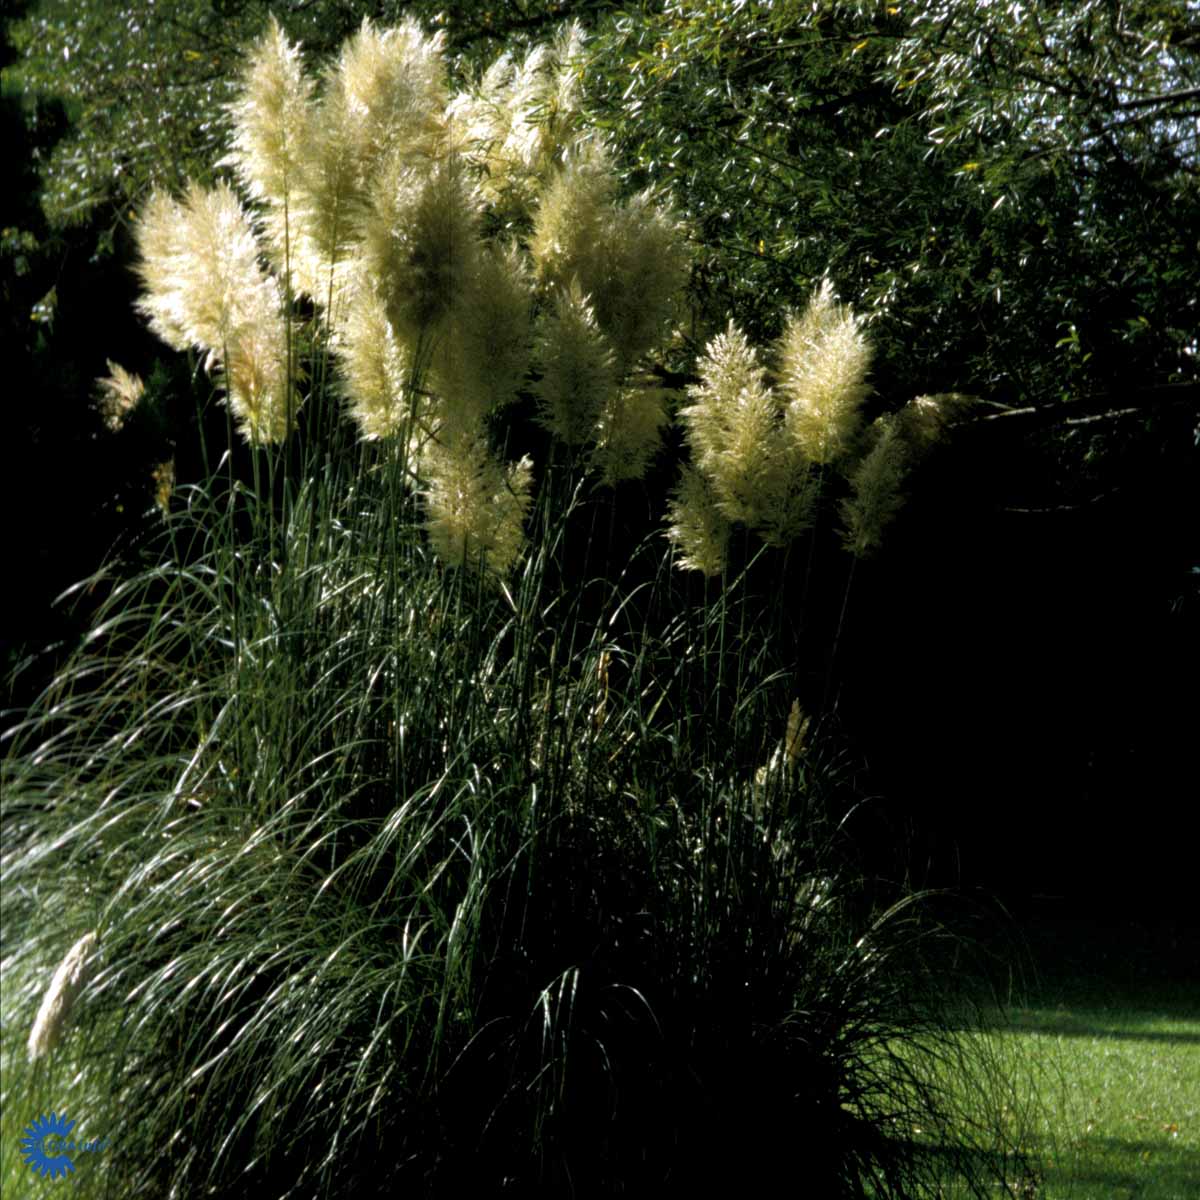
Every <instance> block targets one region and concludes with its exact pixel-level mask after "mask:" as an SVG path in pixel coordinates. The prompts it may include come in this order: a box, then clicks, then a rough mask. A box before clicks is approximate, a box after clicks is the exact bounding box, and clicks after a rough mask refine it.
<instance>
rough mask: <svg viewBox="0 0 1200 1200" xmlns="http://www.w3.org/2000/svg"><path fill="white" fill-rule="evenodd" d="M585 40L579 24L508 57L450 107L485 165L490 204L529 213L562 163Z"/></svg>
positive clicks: (482, 181) (574, 113)
mask: <svg viewBox="0 0 1200 1200" xmlns="http://www.w3.org/2000/svg"><path fill="white" fill-rule="evenodd" d="M583 41H584V35H583V30H582V28H581V27H580V26H579V25H578V24H577V23H572V24H571V25H569V26H568V27H567V28H566V29H565V30H563V31H562V32H561V33H560V34H559V36H558V37H557V38H556V39H555V41H554V42H553V43H552V44H551V45H549V46H546V45H542V46H535V47H534V48H533V49H532V50H530V51H529V53H528V54H527V55H526V56H525V59H524V61H523V62H521V63H520V64H518V63H516V61H515V60H514V59H513V58H512V56H511V55H509V54H502V55H501V56H500V57H499V58H498V59H497V60H496V61H495V62H494V63H493V64H492V65H491V66H490V67H489V68H488V70H487V71H486V72H485V73H484V75H483V77H482V79H481V80H480V81H479V84H478V85H477V86H476V87H475V88H473V89H471V90H470V91H468V92H464V93H461V94H460V95H458V96H456V97H455V98H454V99H453V100H452V101H451V102H450V105H449V107H448V110H447V116H448V118H449V120H450V121H451V122H452V123H453V125H454V126H455V128H456V129H457V130H458V136H459V138H460V140H461V141H462V143H463V144H464V145H466V146H468V147H470V148H471V149H472V152H473V154H474V156H475V158H476V160H477V161H478V163H479V166H480V168H481V169H480V176H481V178H480V187H481V189H482V190H483V192H484V195H485V196H486V198H487V200H488V202H489V203H491V204H495V205H499V206H502V207H503V206H512V207H515V208H517V209H519V210H528V209H529V208H530V207H531V206H532V204H533V202H534V199H535V197H536V194H537V191H538V190H539V186H540V184H541V183H542V182H544V180H545V179H546V178H547V177H548V176H549V174H550V172H551V171H552V170H553V168H554V167H555V166H559V165H561V164H562V161H563V158H564V155H565V153H566V151H567V148H568V147H569V146H570V144H571V142H572V140H573V137H574V135H575V129H576V126H577V124H578V120H577V118H578V114H579V110H580V97H581V90H582V89H581V85H580V82H581V76H582V71H581V63H582V51H583Z"/></svg>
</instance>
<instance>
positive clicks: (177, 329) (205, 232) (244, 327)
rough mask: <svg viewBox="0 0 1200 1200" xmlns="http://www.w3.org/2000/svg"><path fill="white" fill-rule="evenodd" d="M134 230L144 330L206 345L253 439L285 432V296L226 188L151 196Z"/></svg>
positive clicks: (174, 341)
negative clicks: (178, 196)
mask: <svg viewBox="0 0 1200 1200" xmlns="http://www.w3.org/2000/svg"><path fill="white" fill-rule="evenodd" d="M137 235H138V246H139V250H140V252H141V264H140V267H139V273H140V276H141V279H142V283H143V286H144V288H145V291H144V294H143V296H142V298H141V299H140V300H139V302H138V308H139V310H140V311H141V312H142V313H143V314H144V315H145V316H147V317H148V318H149V320H150V327H151V328H152V329H153V330H154V331H155V333H157V334H158V335H159V336H160V337H161V338H162V339H163V340H164V341H165V342H167V344H168V345H170V346H172V347H174V348H176V349H186V348H188V347H191V346H196V347H198V348H199V349H201V350H203V351H206V352H207V360H206V363H207V366H208V367H209V369H210V370H211V369H220V370H222V371H223V374H224V378H225V389H226V395H227V400H228V403H229V406H230V408H231V409H232V410H233V413H234V416H235V418H236V419H237V422H238V425H239V427H240V429H241V431H242V433H243V434H244V435H245V436H246V437H247V438H248V439H249V440H250V441H251V442H256V443H257V442H270V441H277V440H279V439H280V438H282V437H284V436H285V435H286V433H287V430H288V420H289V416H290V410H291V407H292V387H291V380H290V378H289V376H288V363H287V357H288V348H287V343H288V336H289V334H288V328H287V322H286V320H285V318H284V316H283V313H282V311H281V307H282V297H281V295H280V293H279V285H278V283H277V281H276V280H275V279H274V278H273V277H272V276H270V275H268V274H267V272H266V271H265V270H264V269H263V268H262V266H261V265H260V263H259V260H258V243H257V241H256V239H255V236H254V230H253V228H252V227H251V224H250V219H249V217H248V216H247V215H246V212H245V210H244V209H243V208H242V206H241V203H240V202H239V201H238V198H237V196H236V195H235V194H234V192H233V189H232V188H230V187H229V186H228V185H227V184H218V185H217V186H216V187H215V188H202V187H199V186H198V185H196V184H192V185H191V186H190V188H189V189H188V192H187V195H186V196H185V198H184V200H183V203H182V204H180V203H177V202H176V201H174V200H171V199H170V198H169V197H164V196H163V195H162V194H161V193H155V194H154V195H153V196H152V197H151V199H150V202H149V204H148V205H147V208H146V211H145V212H144V213H143V215H142V217H141V219H140V220H139V222H138V227H137Z"/></svg>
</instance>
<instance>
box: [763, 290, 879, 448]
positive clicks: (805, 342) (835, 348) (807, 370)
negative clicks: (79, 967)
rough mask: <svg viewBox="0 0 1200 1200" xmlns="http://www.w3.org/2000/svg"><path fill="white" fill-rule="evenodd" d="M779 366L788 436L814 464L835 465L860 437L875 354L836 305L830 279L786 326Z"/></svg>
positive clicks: (845, 311)
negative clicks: (872, 356)
mask: <svg viewBox="0 0 1200 1200" xmlns="http://www.w3.org/2000/svg"><path fill="white" fill-rule="evenodd" d="M780 365H781V372H780V387H781V388H782V390H783V392H784V394H785V396H786V397H787V411H786V427H787V430H788V433H789V435H790V436H791V438H792V439H793V440H794V442H795V444H796V445H797V447H798V448H799V449H800V450H801V452H802V453H803V454H804V455H805V456H806V457H807V458H808V459H810V460H811V461H812V462H815V463H828V462H832V461H834V460H835V459H836V458H838V457H840V456H841V455H842V454H844V453H845V452H846V451H847V449H849V447H850V445H851V444H852V442H853V440H854V437H855V435H856V434H857V433H858V429H859V425H860V423H861V416H860V413H859V409H860V407H861V405H862V402H863V400H865V399H866V397H867V395H868V394H869V392H870V387H869V385H868V384H867V382H866V377H867V372H868V370H869V369H870V365H871V349H870V346H869V345H868V343H867V340H866V338H865V337H864V336H863V334H862V332H861V330H860V328H859V320H858V318H857V317H856V316H855V315H854V314H853V313H852V312H851V311H850V309H849V308H846V307H843V306H842V305H839V304H838V303H837V302H836V300H835V298H834V294H833V286H832V285H831V284H830V282H829V280H828V279H826V280H825V281H824V282H823V283H822V284H821V286H820V287H819V288H818V289H817V291H816V293H815V294H814V295H813V298H812V300H811V301H810V303H809V305H808V308H807V310H806V311H805V313H804V315H803V316H801V317H798V318H797V317H793V318H792V320H791V321H790V322H789V323H788V327H787V329H786V330H785V332H784V335H783V338H782V340H781V344H780Z"/></svg>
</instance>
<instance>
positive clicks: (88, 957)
mask: <svg viewBox="0 0 1200 1200" xmlns="http://www.w3.org/2000/svg"><path fill="white" fill-rule="evenodd" d="M95 950H96V935H95V933H85V934H84V935H83V937H81V938H80V939H79V940H78V941H77V942H76V943H75V944H74V945H73V946H72V947H71V948H70V950H68V951H67V954H66V957H65V958H64V959H63V960H62V962H61V963H60V964H59V967H58V970H56V971H55V972H54V977H53V978H52V979H51V980H50V986H49V987H48V988H47V989H46V991H45V994H44V995H43V996H42V1003H41V1006H40V1007H39V1008H38V1012H37V1017H36V1018H35V1019H34V1022H33V1028H32V1029H31V1030H30V1033H29V1045H28V1052H29V1060H30V1062H33V1061H35V1060H36V1059H39V1058H41V1057H42V1055H43V1054H47V1053H49V1051H51V1050H53V1049H54V1047H55V1046H56V1045H58V1042H59V1039H60V1038H61V1037H62V1034H63V1030H64V1029H65V1028H66V1026H67V1023H68V1021H70V1019H71V1011H72V1009H73V1008H74V1006H75V1001H76V999H77V998H78V996H79V993H80V991H82V990H83V987H84V985H85V984H86V983H87V981H88V978H89V977H90V975H91V972H92V969H93V967H94V965H95Z"/></svg>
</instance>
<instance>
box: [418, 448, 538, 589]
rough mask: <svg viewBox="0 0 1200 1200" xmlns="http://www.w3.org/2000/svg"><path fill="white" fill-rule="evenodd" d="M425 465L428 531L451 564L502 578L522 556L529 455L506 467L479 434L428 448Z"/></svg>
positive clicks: (530, 478) (530, 481)
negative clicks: (494, 456) (427, 480)
mask: <svg viewBox="0 0 1200 1200" xmlns="http://www.w3.org/2000/svg"><path fill="white" fill-rule="evenodd" d="M425 464H426V467H427V471H428V475H429V484H428V487H427V489H426V491H425V506H426V530H427V532H428V534H429V540H430V543H431V544H432V546H433V549H434V552H435V553H436V554H437V556H438V557H439V558H440V559H441V560H442V561H443V562H444V563H446V564H448V565H449V566H456V567H470V568H472V569H476V570H484V571H486V572H487V574H488V575H489V576H491V577H492V578H493V579H496V580H500V579H502V578H503V577H504V576H505V575H507V574H508V573H509V572H510V571H511V570H512V569H513V567H514V566H515V565H516V564H517V562H518V561H519V560H520V557H521V554H522V552H523V551H524V547H525V532H524V525H525V517H526V514H527V513H528V511H529V505H530V491H531V488H532V484H533V476H532V465H533V464H532V462H531V461H530V459H529V458H528V457H526V458H522V459H521V461H520V462H518V463H515V464H512V465H511V466H509V467H507V468H505V467H503V466H501V464H500V463H498V462H497V461H496V460H495V459H494V458H493V456H492V455H491V453H490V452H489V450H488V448H487V445H486V444H485V442H484V441H483V438H482V437H481V436H477V437H467V436H464V437H457V438H453V439H451V440H450V441H447V442H437V443H434V444H432V445H431V446H430V448H429V451H428V453H427V455H426V459H425Z"/></svg>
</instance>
